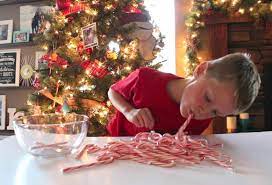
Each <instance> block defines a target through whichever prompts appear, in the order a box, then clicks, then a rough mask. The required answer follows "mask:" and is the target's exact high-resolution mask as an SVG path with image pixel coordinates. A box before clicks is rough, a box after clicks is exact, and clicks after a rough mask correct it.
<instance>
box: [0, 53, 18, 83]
mask: <svg viewBox="0 0 272 185" xmlns="http://www.w3.org/2000/svg"><path fill="white" fill-rule="evenodd" d="M20 55H21V50H20V49H7V50H0V87H16V86H19V78H20V76H19V75H20Z"/></svg>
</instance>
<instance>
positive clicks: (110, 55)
mask: <svg viewBox="0 0 272 185" xmlns="http://www.w3.org/2000/svg"><path fill="white" fill-rule="evenodd" d="M106 57H107V58H108V59H110V60H116V59H117V58H118V54H117V53H116V52H114V51H107V53H106Z"/></svg>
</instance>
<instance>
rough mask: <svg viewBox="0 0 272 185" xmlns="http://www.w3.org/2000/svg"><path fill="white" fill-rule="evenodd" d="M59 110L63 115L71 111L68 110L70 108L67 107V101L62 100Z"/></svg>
mask: <svg viewBox="0 0 272 185" xmlns="http://www.w3.org/2000/svg"><path fill="white" fill-rule="evenodd" d="M61 110H62V112H63V113H69V112H71V109H70V107H69V105H68V103H67V100H64V102H63V105H62V109H61Z"/></svg>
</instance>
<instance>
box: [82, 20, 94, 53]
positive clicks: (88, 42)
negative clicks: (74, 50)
mask: <svg viewBox="0 0 272 185" xmlns="http://www.w3.org/2000/svg"><path fill="white" fill-rule="evenodd" d="M81 30H82V36H83V45H84V48H85V49H86V48H93V47H95V46H98V38H97V33H96V23H95V22H93V23H92V24H89V25H87V26H84V27H83V28H82V29H81Z"/></svg>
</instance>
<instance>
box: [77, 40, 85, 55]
mask: <svg viewBox="0 0 272 185" xmlns="http://www.w3.org/2000/svg"><path fill="white" fill-rule="evenodd" d="M83 51H84V45H83V43H82V42H80V43H79V44H78V46H77V52H78V53H79V55H82V54H83Z"/></svg>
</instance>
